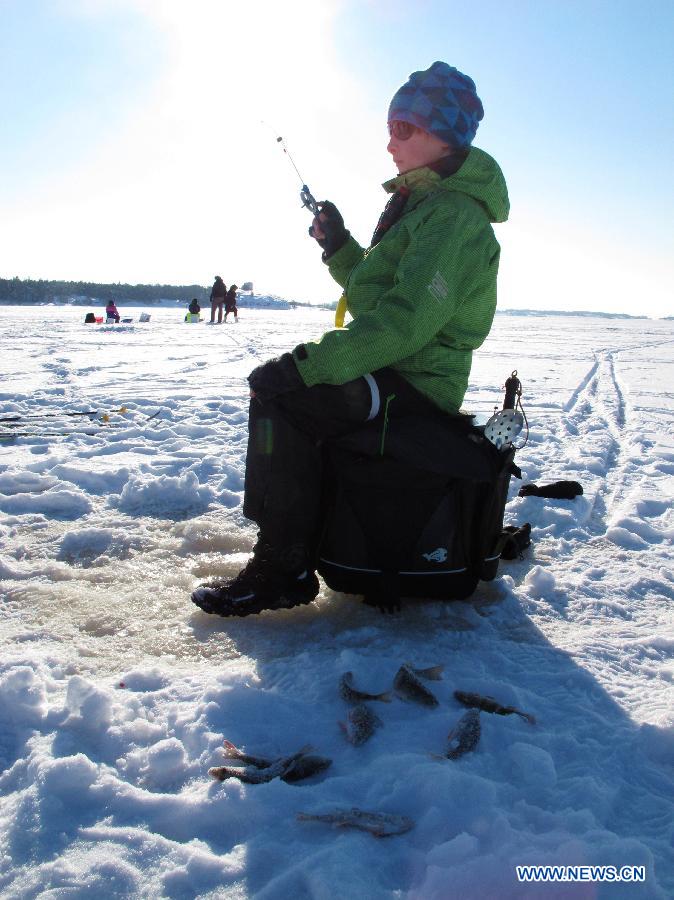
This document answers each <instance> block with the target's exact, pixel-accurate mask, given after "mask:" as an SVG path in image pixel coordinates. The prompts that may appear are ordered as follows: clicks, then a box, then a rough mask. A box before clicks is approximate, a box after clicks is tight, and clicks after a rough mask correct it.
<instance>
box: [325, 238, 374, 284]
mask: <svg viewBox="0 0 674 900" xmlns="http://www.w3.org/2000/svg"><path fill="white" fill-rule="evenodd" d="M364 255H365V251H364V250H363V248H362V247H361V246H360V244H359V243H358V241H357V240H356V239H355V238H354V237H351V236H349V239H348V240H347V242H346V244H344V246H343V247H340V248H339V250H338V251H337V252H336V253H333V254H332V256H331V257H330V258H329V259H327V260H326V261H325V264H326V265H327V267H328V269H329V271H330V274H331V275H332V277H333V278H334V279H335V281H336V282H337V284H338V285H339V286H340V287H341V288H343V287H345V286H346V282H347V279H348V277H349V275H350V273H351V270H352V269H353V267H354V266H355V265H357V264H358V263H359V262H360V261H361V260H362V258H363V256H364Z"/></svg>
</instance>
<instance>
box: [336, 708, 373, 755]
mask: <svg viewBox="0 0 674 900" xmlns="http://www.w3.org/2000/svg"><path fill="white" fill-rule="evenodd" d="M382 724H383V723H382V720H381V719H380V718H379V716H378V715H377V714H376V713H375V712H372V710H371V709H370V708H369V706H366V705H365V704H364V703H359V704H358V706H354V707H353V709H350V710H349V715H348V716H347V717H346V723H344V722H340V723H339V727H340V728H341V729H342V731H343V732H344V734H345V735H346V739H347V741H349V743H351V744H353V745H354V747H360V745H361V744H364V743H365V741H367V740H369V739H370V738H371V737H372V735H373V734H374V733H375V731H376V730H377V728H379V727H380V726H381V725H382Z"/></svg>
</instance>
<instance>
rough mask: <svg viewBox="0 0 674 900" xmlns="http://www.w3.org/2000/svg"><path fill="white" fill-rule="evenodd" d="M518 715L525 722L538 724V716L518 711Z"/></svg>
mask: <svg viewBox="0 0 674 900" xmlns="http://www.w3.org/2000/svg"><path fill="white" fill-rule="evenodd" d="M517 715H518V716H520V717H521V718H522V719H524V721H525V722H528V723H529V724H530V725H535V724H536V716H532V715H531V713H525V712H522V711H521V710H519V709H518V710H517Z"/></svg>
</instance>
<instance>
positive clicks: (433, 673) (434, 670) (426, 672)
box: [413, 666, 445, 681]
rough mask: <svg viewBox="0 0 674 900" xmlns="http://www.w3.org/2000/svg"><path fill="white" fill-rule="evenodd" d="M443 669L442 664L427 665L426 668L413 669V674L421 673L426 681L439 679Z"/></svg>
mask: <svg viewBox="0 0 674 900" xmlns="http://www.w3.org/2000/svg"><path fill="white" fill-rule="evenodd" d="M444 671H445V667H444V666H429V667H428V668H427V669H413V672H414V674H415V675H421V677H422V678H426V679H427V680H428V681H441V680H442V673H443V672H444Z"/></svg>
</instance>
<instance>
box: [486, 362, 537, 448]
mask: <svg viewBox="0 0 674 900" xmlns="http://www.w3.org/2000/svg"><path fill="white" fill-rule="evenodd" d="M521 398H522V382H521V381H520V380H519V378H518V377H517V369H514V370H513V372H512V374H511V375H510V378H507V379H506V383H505V397H504V399H503V408H502V409H501V410H497V409H494V415H493V416H492V417H491V419H489V421H488V422H487V424H486V425H485V426H484V436H485V437H486V438H487V440H489V441H491V442H492V444H493V445H494V446H495V447H496V449H497V450H501V449H503V448H504V447H508V446H510V445H512V443H513V441H514V440H515V438H516V437H517V436H518V435H519V434H520V433H521V431H522V429H523V428H524V426H525V424H526V426H527V434H526V437H525V439H524V442H523V443H522V444H520V445H519V446H518V447H516V448H515V449H516V450H521V449H522V447H524V445H525V444H526V442H527V440H528V438H529V425H528V422H527V419H526V416H525V414H524V409H523V407H522V400H521ZM517 407H519V409H520V410H521V412H518V411H517Z"/></svg>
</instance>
